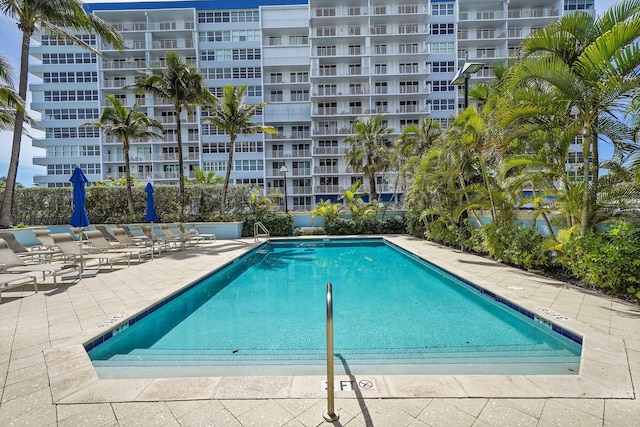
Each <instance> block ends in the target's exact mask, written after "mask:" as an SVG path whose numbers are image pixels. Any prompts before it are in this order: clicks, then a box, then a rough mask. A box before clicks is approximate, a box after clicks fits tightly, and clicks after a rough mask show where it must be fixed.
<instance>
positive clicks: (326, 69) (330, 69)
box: [318, 65, 337, 76]
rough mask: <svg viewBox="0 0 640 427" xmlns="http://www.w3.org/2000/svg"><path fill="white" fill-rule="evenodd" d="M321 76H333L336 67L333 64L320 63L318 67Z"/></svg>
mask: <svg viewBox="0 0 640 427" xmlns="http://www.w3.org/2000/svg"><path fill="white" fill-rule="evenodd" d="M318 68H319V69H318V71H319V73H320V75H321V76H335V75H336V71H337V68H336V66H335V65H321V66H320V67H318Z"/></svg>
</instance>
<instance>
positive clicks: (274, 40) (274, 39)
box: [269, 36, 282, 46]
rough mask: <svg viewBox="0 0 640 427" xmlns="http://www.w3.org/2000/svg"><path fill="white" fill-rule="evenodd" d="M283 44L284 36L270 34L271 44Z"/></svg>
mask: <svg viewBox="0 0 640 427" xmlns="http://www.w3.org/2000/svg"><path fill="white" fill-rule="evenodd" d="M281 44H282V36H270V37H269V46H280V45H281Z"/></svg>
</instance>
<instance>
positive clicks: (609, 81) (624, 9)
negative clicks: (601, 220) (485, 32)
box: [506, 0, 640, 234]
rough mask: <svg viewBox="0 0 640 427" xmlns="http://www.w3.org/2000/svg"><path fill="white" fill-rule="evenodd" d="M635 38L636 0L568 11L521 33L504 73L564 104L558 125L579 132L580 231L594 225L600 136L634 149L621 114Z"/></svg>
mask: <svg viewBox="0 0 640 427" xmlns="http://www.w3.org/2000/svg"><path fill="white" fill-rule="evenodd" d="M639 37H640V1H639V0H623V1H621V2H619V3H617V4H615V5H614V6H612V7H611V8H610V9H609V10H607V11H606V12H605V13H604V14H603V15H602V16H601V17H596V16H594V15H592V14H591V13H588V12H582V11H576V12H573V13H570V14H568V15H565V16H563V17H562V18H560V19H559V20H557V21H555V22H553V23H552V24H550V25H548V26H547V27H545V28H542V29H539V30H538V31H535V32H533V33H532V34H531V35H530V36H529V37H527V38H526V39H525V40H524V42H523V44H522V53H523V56H524V59H523V60H522V62H521V63H518V64H516V65H515V66H513V67H511V68H510V70H509V71H508V72H507V77H506V79H507V80H508V81H509V82H510V84H511V86H512V88H518V87H527V86H531V85H538V86H540V87H544V88H549V89H550V90H553V91H555V92H556V93H557V94H558V95H557V96H558V97H560V98H562V99H565V100H566V101H567V106H566V108H565V110H564V112H562V114H563V116H564V119H565V125H568V126H574V125H575V127H576V128H577V129H579V131H578V133H577V135H576V136H577V137H578V138H579V139H580V141H581V144H582V155H583V158H584V165H583V167H582V192H581V193H582V201H581V207H580V211H581V218H580V226H581V232H582V233H583V234H584V233H588V232H589V231H591V230H592V229H593V228H594V225H595V224H596V221H595V216H594V209H596V205H597V203H596V200H597V195H598V191H599V167H600V158H599V151H598V142H599V141H600V140H601V137H602V136H606V137H607V138H608V139H610V140H611V141H612V142H613V143H614V144H615V145H616V148H617V149H619V150H622V151H625V150H629V149H633V148H637V146H634V144H633V142H632V141H633V137H634V135H633V129H631V128H630V127H629V126H628V125H627V123H626V122H625V121H624V120H623V119H622V118H623V117H624V114H625V113H629V111H628V108H629V105H630V104H631V105H633V104H634V103H637V102H638V101H637V100H638V96H639V95H640V89H639V87H640V85H639V84H638V74H637V73H638V71H637V70H638V67H640V50H639V48H638V42H637V40H638V38H639ZM556 114H558V112H556ZM635 114H637V111H636V112H635ZM632 122H633V120H632Z"/></svg>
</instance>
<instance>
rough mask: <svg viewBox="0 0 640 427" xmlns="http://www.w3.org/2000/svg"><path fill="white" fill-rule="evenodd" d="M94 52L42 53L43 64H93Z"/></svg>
mask: <svg viewBox="0 0 640 427" xmlns="http://www.w3.org/2000/svg"><path fill="white" fill-rule="evenodd" d="M96 61H97V59H96V54H95V53H43V54H42V63H43V64H52V65H55V64H95V63H96Z"/></svg>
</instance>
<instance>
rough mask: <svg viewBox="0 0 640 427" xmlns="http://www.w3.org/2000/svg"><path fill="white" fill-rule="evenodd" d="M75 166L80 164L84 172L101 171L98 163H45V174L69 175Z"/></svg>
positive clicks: (96, 172) (98, 172)
mask: <svg viewBox="0 0 640 427" xmlns="http://www.w3.org/2000/svg"><path fill="white" fill-rule="evenodd" d="M76 166H80V168H81V169H82V171H83V172H84V173H86V174H91V175H96V174H100V173H101V172H100V164H99V163H81V164H62V165H47V175H71V174H72V173H73V170H74V169H75V168H76Z"/></svg>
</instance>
